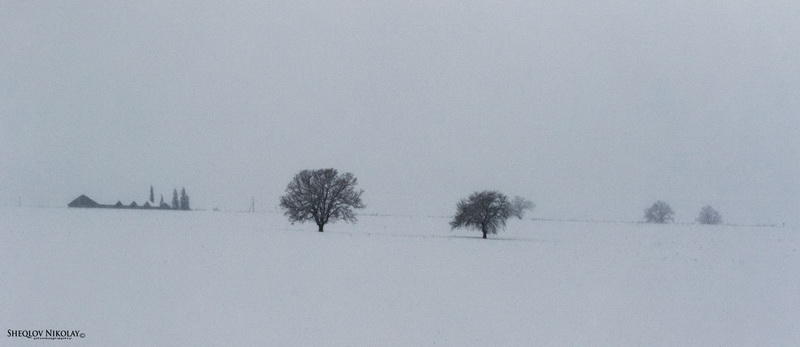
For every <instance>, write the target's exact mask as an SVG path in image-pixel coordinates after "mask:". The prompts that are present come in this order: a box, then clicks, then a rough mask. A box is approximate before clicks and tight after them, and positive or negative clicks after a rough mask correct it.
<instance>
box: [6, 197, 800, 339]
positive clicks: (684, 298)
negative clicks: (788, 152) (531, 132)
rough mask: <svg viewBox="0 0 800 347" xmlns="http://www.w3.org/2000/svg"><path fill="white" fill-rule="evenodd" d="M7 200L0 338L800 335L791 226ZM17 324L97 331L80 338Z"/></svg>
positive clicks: (797, 259) (799, 256) (799, 263)
mask: <svg viewBox="0 0 800 347" xmlns="http://www.w3.org/2000/svg"><path fill="white" fill-rule="evenodd" d="M315 229H316V227H315V226H314V225H310V224H306V225H290V224H289V223H288V222H287V221H286V220H285V219H284V218H283V217H282V216H280V215H277V214H267V213H257V214H245V213H223V212H174V211H134V210H100V209H66V208H50V209H47V208H43V209H32V208H31V209H26V208H5V209H2V210H0V328H2V336H0V345H17V344H19V345H38V344H41V345H47V346H53V345H62V344H69V345H91V346H156V345H174V346H190V345H215V346H267V345H269V346H291V345H303V346H326V345H333V346H384V345H404V346H417V345H443V346H464V345H472V346H595V345H599V346H623V345H629V346H659V345H664V346H739V345H742V346H797V345H800V252H798V248H800V242H798V241H800V239H798V231H800V230H797V229H793V228H788V227H787V228H742V227H700V226H681V225H670V226H654V225H636V224H586V223H558V222H536V221H528V220H526V221H517V220H515V221H512V222H510V224H509V228H508V229H507V230H506V231H505V232H502V233H501V234H499V235H494V236H492V239H490V240H481V239H480V238H479V236H480V235H479V233H478V232H465V231H458V232H452V231H450V230H449V227H448V225H447V219H444V218H431V217H370V216H362V217H361V220H360V222H359V223H358V224H356V225H348V224H334V225H330V226H329V227H328V228H327V229H328V230H327V231H326V232H325V233H318V232H316V231H315ZM7 329H67V330H77V329H80V330H81V331H83V332H85V333H86V337H85V338H84V339H76V340H72V341H68V342H59V341H33V340H27V339H20V338H9V337H7V336H6V335H7V334H6V330H7Z"/></svg>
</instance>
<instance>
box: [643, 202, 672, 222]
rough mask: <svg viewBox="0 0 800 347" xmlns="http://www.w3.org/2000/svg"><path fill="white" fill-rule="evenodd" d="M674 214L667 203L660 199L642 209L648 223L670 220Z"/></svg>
mask: <svg viewBox="0 0 800 347" xmlns="http://www.w3.org/2000/svg"><path fill="white" fill-rule="evenodd" d="M674 216H675V212H673V211H672V208H671V207H669V204H667V203H666V202H663V201H661V200H659V201H656V202H655V203H653V205H652V206H650V207H648V208H647V209H646V210H644V220H645V221H646V222H648V223H658V224H664V223H667V222H671V221H672V220H673V217H674Z"/></svg>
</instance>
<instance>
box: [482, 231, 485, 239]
mask: <svg viewBox="0 0 800 347" xmlns="http://www.w3.org/2000/svg"><path fill="white" fill-rule="evenodd" d="M481 231H482V232H483V238H484V239H485V238H486V230H481Z"/></svg>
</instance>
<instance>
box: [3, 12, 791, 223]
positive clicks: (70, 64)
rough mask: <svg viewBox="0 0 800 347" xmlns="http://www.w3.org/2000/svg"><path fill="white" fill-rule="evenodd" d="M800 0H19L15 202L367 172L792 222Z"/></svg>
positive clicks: (579, 210)
mask: <svg viewBox="0 0 800 347" xmlns="http://www.w3.org/2000/svg"><path fill="white" fill-rule="evenodd" d="M798 17H800V4H798V3H797V2H796V1H768V2H752V1H743V0H734V1H725V2H713V3H712V2H700V1H671V2H619V1H609V0H603V1H594V2H591V3H587V2H586V1H554V2H535V1H505V2H502V3H500V4H497V3H492V2H486V1H424V2H393V3H386V2H360V1H319V2H303V1H285V2H281V1H277V2H261V1H253V2H250V1H243V2H236V3H230V2H224V3H222V2H218V1H174V2H169V3H165V2H163V1H135V2H116V1H80V2H53V1H16V0H10V1H2V2H0V47H2V53H0V167H2V170H0V201H2V204H4V205H9V204H16V202H17V198H18V197H20V196H21V197H22V199H23V203H24V204H26V205H48V206H63V205H64V204H66V203H67V202H69V201H70V200H71V199H73V198H75V197H76V196H78V194H81V193H85V194H87V195H89V196H91V197H92V198H95V199H96V200H98V201H100V202H104V203H113V202H115V201H116V200H118V199H122V200H123V201H126V202H129V201H130V200H137V201H140V202H141V201H143V200H144V199H145V198H146V196H147V195H146V194H147V189H148V187H149V186H150V185H151V184H152V185H155V187H156V189H157V191H158V192H163V193H165V195H166V194H167V193H169V192H171V190H172V188H173V187H176V186H177V187H178V188H180V187H181V186H186V187H187V188H188V189H190V191H192V192H193V193H194V194H193V203H194V206H195V207H198V208H212V207H217V206H218V207H221V208H223V209H238V210H244V209H247V207H248V206H249V202H250V197H251V196H255V199H256V201H257V203H258V208H259V209H261V210H271V209H273V208H274V207H275V206H276V205H277V203H278V197H279V195H280V194H281V193H282V192H283V189H284V188H285V186H286V184H287V183H288V181H289V179H290V178H291V177H292V175H293V174H294V173H296V172H297V171H299V170H301V169H306V168H320V167H336V168H338V169H340V170H343V171H350V172H353V173H354V174H356V176H357V177H358V178H359V180H360V186H361V187H362V188H363V189H364V190H365V191H366V193H365V195H364V201H365V202H366V204H367V206H368V210H369V211H371V212H380V213H393V214H415V215H430V214H434V215H449V214H452V213H453V209H454V205H455V202H456V201H457V200H458V199H459V198H462V197H464V196H465V195H467V194H468V193H470V192H472V191H474V190H480V189H499V190H502V191H505V192H507V193H509V194H515V195H522V196H525V197H528V198H529V199H531V200H533V201H534V202H536V203H537V206H538V207H537V210H536V211H535V212H534V214H535V216H539V217H550V218H594V219H625V220H638V219H640V218H641V215H642V210H643V209H644V208H645V207H646V206H648V205H649V204H650V203H652V202H653V201H654V200H656V199H663V200H666V201H668V202H669V203H670V204H671V205H672V206H673V208H674V209H675V210H676V213H677V216H676V217H677V220H678V221H691V220H692V219H694V217H695V216H696V214H697V212H698V210H699V209H700V207H701V206H703V205H705V204H711V205H713V206H714V207H716V208H717V209H719V210H720V211H721V212H722V213H723V215H724V218H725V220H726V221H728V222H733V223H782V222H787V223H798V218H799V217H798V206H800V198H798V196H800V184H798V177H800V149H798V148H799V147H800V130H799V129H800V120H799V119H800V65H798V63H797V62H798V61H800V50H798V49H797V47H800V22H798V21H797V18H798Z"/></svg>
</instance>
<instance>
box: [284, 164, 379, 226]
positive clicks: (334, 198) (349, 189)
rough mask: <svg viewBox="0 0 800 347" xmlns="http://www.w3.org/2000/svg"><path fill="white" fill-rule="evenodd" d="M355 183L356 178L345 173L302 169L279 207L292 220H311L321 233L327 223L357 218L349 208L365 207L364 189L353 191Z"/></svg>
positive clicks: (355, 219)
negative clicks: (362, 199) (362, 200)
mask: <svg viewBox="0 0 800 347" xmlns="http://www.w3.org/2000/svg"><path fill="white" fill-rule="evenodd" d="M357 184H358V179H357V178H356V177H355V176H353V174H351V173H349V172H348V173H344V174H341V175H339V173H338V172H337V171H336V169H319V170H303V171H300V172H299V173H298V174H297V175H295V176H294V178H293V179H292V181H291V182H289V185H288V186H287V187H286V194H285V195H284V196H282V197H281V205H280V206H281V208H283V209H284V215H286V216H287V217H289V220H290V221H291V222H292V223H294V222H300V223H304V222H306V221H314V223H316V224H317V226H318V227H319V232H322V231H323V229H324V227H325V224H328V222H333V221H336V220H343V221H345V222H356V221H357V218H356V215H355V213H354V212H353V209H358V208H364V207H365V206H364V203H363V202H361V194H363V193H364V191H363V190H357V189H356V185H357Z"/></svg>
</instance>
